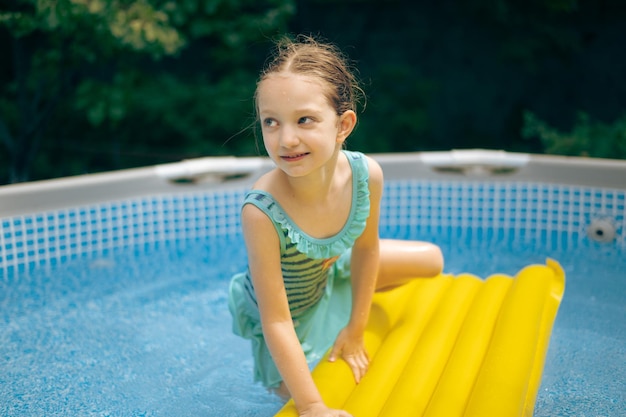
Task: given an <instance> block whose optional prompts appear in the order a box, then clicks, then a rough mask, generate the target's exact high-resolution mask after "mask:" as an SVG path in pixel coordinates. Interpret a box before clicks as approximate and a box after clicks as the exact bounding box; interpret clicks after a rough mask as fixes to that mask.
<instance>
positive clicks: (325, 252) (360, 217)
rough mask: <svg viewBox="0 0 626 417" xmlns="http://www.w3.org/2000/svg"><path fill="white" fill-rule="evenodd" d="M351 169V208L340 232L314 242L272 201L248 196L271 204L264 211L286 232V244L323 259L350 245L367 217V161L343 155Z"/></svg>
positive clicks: (359, 232) (344, 249) (359, 233)
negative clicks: (287, 240)
mask: <svg viewBox="0 0 626 417" xmlns="http://www.w3.org/2000/svg"><path fill="white" fill-rule="evenodd" d="M343 152H344V153H345V154H346V156H347V157H348V161H349V162H350V166H351V167H352V178H353V180H352V194H353V197H352V207H351V208H350V215H349V216H348V220H347V222H346V224H345V225H344V227H343V229H341V231H339V233H337V234H336V235H334V236H331V237H329V238H325V239H317V238H314V237H312V236H309V235H308V234H306V233H305V232H303V231H302V230H301V229H300V228H299V227H298V226H297V225H296V224H295V223H294V222H293V220H292V219H291V218H290V217H289V216H288V215H287V214H286V213H285V211H284V210H283V208H282V207H281V206H280V205H279V204H278V202H276V201H275V200H274V198H273V197H272V196H271V195H270V194H268V193H266V192H264V191H260V190H252V191H250V194H263V195H264V196H266V197H269V198H270V199H271V201H272V202H273V203H274V204H268V205H267V206H266V210H267V211H268V214H269V215H270V217H271V218H272V219H273V220H274V221H275V222H276V223H277V224H278V225H280V227H281V228H282V229H283V230H285V231H286V232H287V237H288V238H289V240H290V241H291V242H292V243H293V244H294V245H296V248H297V249H298V251H300V252H302V253H304V254H306V255H307V256H308V257H309V258H311V259H327V258H332V257H334V256H338V255H341V254H342V253H344V252H345V251H346V250H348V249H350V248H351V247H352V246H353V245H354V241H355V240H356V238H358V237H359V236H360V235H361V233H363V230H365V225H366V223H367V218H368V217H369V213H370V200H369V195H370V192H369V181H368V179H369V169H368V165H367V159H366V158H365V156H364V155H363V154H361V153H358V152H350V151H343Z"/></svg>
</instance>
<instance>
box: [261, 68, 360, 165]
mask: <svg viewBox="0 0 626 417" xmlns="http://www.w3.org/2000/svg"><path fill="white" fill-rule="evenodd" d="M257 108H258V114H259V119H260V122H261V131H262V133H263V143H264V144H265V149H266V150H267V152H268V154H269V156H270V158H272V160H273V161H274V162H275V163H276V165H277V166H278V168H280V169H281V170H282V171H284V172H285V173H286V174H287V175H289V176H293V177H302V176H305V175H307V174H310V173H311V172H314V171H315V170H317V169H319V168H321V167H323V166H324V165H325V164H326V163H327V162H329V161H330V160H331V159H332V158H333V157H334V156H336V154H337V152H338V151H339V150H340V149H341V145H342V144H343V142H344V140H345V139H346V137H347V136H348V134H349V133H350V132H351V131H352V128H353V127H354V123H352V124H351V125H350V127H349V129H348V130H347V131H346V128H345V127H346V126H345V125H346V122H345V120H344V119H346V117H347V118H348V119H350V120H348V124H349V122H350V121H351V120H352V121H353V122H355V121H356V116H354V118H353V119H352V115H354V112H351V111H349V112H346V113H344V114H343V115H341V116H337V114H336V112H335V109H334V108H333V107H332V106H331V105H330V103H329V101H328V99H327V96H326V94H325V86H324V84H323V83H322V82H321V81H319V80H318V79H317V78H315V77H309V76H305V75H300V74H293V73H289V72H284V73H276V74H271V75H269V76H267V77H266V78H265V79H264V80H263V81H261V82H260V83H259V85H258V89H257ZM348 113H351V114H348Z"/></svg>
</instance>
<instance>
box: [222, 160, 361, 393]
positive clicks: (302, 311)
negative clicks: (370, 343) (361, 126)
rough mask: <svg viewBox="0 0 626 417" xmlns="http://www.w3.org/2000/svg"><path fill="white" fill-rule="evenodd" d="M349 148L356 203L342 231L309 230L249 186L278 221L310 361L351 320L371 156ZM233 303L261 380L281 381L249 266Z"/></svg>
mask: <svg viewBox="0 0 626 417" xmlns="http://www.w3.org/2000/svg"><path fill="white" fill-rule="evenodd" d="M343 152H344V154H345V155H346V157H347V158H348V161H349V162H350V166H351V168H352V205H351V209H350V214H349V216H348V221H347V222H346V224H345V225H344V227H343V228H342V229H341V231H340V232H339V233H337V234H336V235H334V236H331V237H329V238H325V239H316V238H313V237H311V236H309V235H307V234H306V233H304V232H303V231H302V230H300V228H299V227H298V226H297V225H296V224H295V223H294V222H293V221H292V220H291V218H289V216H287V214H286V213H285V211H284V210H283V209H282V208H281V207H280V205H279V204H278V202H276V200H274V198H273V197H272V196H271V195H270V194H268V193H267V192H265V191H260V190H252V191H250V192H248V194H247V195H246V198H245V200H244V203H243V204H244V205H245V204H253V205H254V206H256V207H258V208H259V209H260V210H261V211H263V212H264V213H265V214H266V215H267V216H268V217H269V218H270V219H271V220H272V222H273V223H274V226H275V228H276V231H277V233H278V237H279V239H280V254H281V267H282V274H283V280H284V282H285V290H286V291H287V300H288V302H289V309H290V311H291V316H292V318H293V321H294V327H295V329H296V334H297V335H298V339H299V340H300V344H301V345H302V349H303V350H304V353H305V355H306V358H307V362H308V363H309V364H313V363H315V362H316V361H318V360H319V359H320V358H321V357H322V356H323V355H324V354H325V353H326V351H327V350H328V349H329V348H330V347H331V346H332V344H333V343H334V341H335V338H336V337H337V333H338V332H339V330H341V329H342V328H343V327H345V326H346V324H347V323H348V319H349V316H350V309H351V304H352V291H351V285H350V279H349V277H350V254H351V248H352V246H353V245H354V241H355V240H356V239H357V238H358V237H359V236H360V235H361V233H363V230H364V229H365V224H366V222H367V218H368V216H369V209H370V201H369V185H368V180H369V171H368V165H367V158H366V157H365V156H364V155H363V154H361V153H358V152H349V151H343ZM229 308H230V312H231V314H232V316H233V331H234V333H235V334H237V335H239V336H241V337H244V338H246V339H250V340H251V342H252V353H253V355H254V359H255V369H254V379H255V381H261V382H262V383H263V384H264V385H265V386H266V387H270V388H275V387H277V386H278V385H279V384H280V382H281V381H282V378H281V376H280V374H279V372H278V369H276V366H275V365H274V362H273V360H272V358H271V355H270V352H269V350H268V348H267V346H266V344H265V339H264V337H263V331H262V329H261V323H260V317H259V310H258V307H257V303H256V297H255V294H254V288H253V285H252V280H251V279H250V274H249V272H245V273H240V274H237V275H235V276H234V277H233V278H232V280H231V284H230V292H229Z"/></svg>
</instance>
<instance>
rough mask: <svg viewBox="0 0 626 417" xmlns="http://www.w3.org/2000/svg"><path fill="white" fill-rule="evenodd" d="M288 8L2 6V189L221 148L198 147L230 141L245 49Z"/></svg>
mask: <svg viewBox="0 0 626 417" xmlns="http://www.w3.org/2000/svg"><path fill="white" fill-rule="evenodd" d="M294 10H295V6H294V1H293V0H263V1H256V0H237V1H233V0H185V1H166V0H133V1H131V0H111V1H108V0H17V1H15V2H13V3H11V6H0V40H1V39H7V40H8V41H9V42H6V43H5V44H4V45H2V44H0V45H1V46H0V48H7V47H9V48H10V50H5V51H1V50H0V53H2V55H3V56H5V57H7V58H8V59H7V61H8V62H6V64H3V65H4V68H3V70H2V71H0V110H2V111H1V113H0V143H2V144H3V145H4V149H0V165H1V166H3V167H6V168H7V171H6V172H0V183H2V182H6V181H10V182H14V181H24V180H27V179H31V178H35V179H36V178H45V177H51V176H52V177H53V176H58V175H69V174H73V173H81V172H85V171H89V172H92V171H94V170H99V169H114V168H122V167H127V166H134V165H138V164H143V163H146V162H162V161H168V160H170V159H175V158H178V157H180V155H181V153H184V152H189V154H190V155H199V154H203V153H204V151H210V152H219V151H220V149H221V148H220V146H207V145H206V143H204V142H208V143H211V142H215V143H224V142H228V138H230V137H232V136H233V135H235V134H236V133H237V132H238V131H239V130H241V126H240V123H241V120H242V118H241V117H240V116H241V115H242V114H247V111H244V110H243V108H244V106H245V108H246V109H248V108H249V106H250V102H249V99H250V97H251V96H252V93H251V92H250V91H248V90H249V89H250V88H253V86H254V79H255V78H256V71H257V68H258V62H257V54H256V53H255V52H254V51H246V50H245V49H244V48H246V47H247V46H248V45H251V44H260V42H262V41H264V40H265V39H266V37H267V36H271V35H273V34H275V33H277V32H283V31H284V30H285V25H286V22H287V20H288V18H289V17H290V16H291V15H293V13H294ZM156 62H159V65H158V66H157V65H155V63H156ZM242 85H246V86H248V87H246V89H244V90H246V91H245V93H244V92H243V90H242V88H241V86H242ZM244 95H245V98H244ZM244 103H245V104H244ZM235 118H238V119H237V122H234V121H233V120H234V119H235ZM146 120H152V124H151V125H148V124H146ZM217 121H219V122H220V123H219V126H218V123H217ZM137 135H139V137H140V138H141V139H142V140H140V141H138V140H137V137H138V136H137ZM144 138H149V140H147V141H145V142H144V141H143V139H144ZM203 141H204V142H203ZM86 143H90V144H91V145H90V146H86ZM155 143H156V144H158V146H156V148H155ZM228 143H229V144H230V145H229V146H231V147H234V148H238V147H239V148H240V149H239V150H242V149H244V150H245V149H248V148H249V147H246V146H239V145H240V144H239V143H235V142H233V143H230V142H228ZM174 147H177V149H178V150H177V151H175V152H172V149H173V148H174ZM42 149H43V150H44V151H45V155H41V152H40V150H42ZM248 151H250V150H249V149H248ZM68 153H70V154H72V156H73V157H75V158H80V159H81V160H80V161H79V162H78V163H76V162H73V161H71V160H69V159H68V157H67V154H68ZM85 154H87V155H91V156H93V158H91V157H88V158H85V157H84V155H85ZM94 154H97V155H94ZM124 155H126V156H129V157H130V155H141V156H142V157H143V156H145V155H150V157H149V158H144V159H141V160H136V161H134V162H133V161H132V160H125V157H124ZM81 156H82V157H81ZM55 159H56V160H57V161H58V162H59V163H55ZM131 159H132V157H131ZM92 160H93V161H95V160H98V161H103V162H102V163H99V162H97V163H96V162H94V163H93V164H91V163H90V162H89V161H92ZM107 161H108V162H107ZM4 162H6V163H4ZM68 167H73V168H71V169H70V170H69V172H68Z"/></svg>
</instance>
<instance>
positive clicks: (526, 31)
mask: <svg viewBox="0 0 626 417" xmlns="http://www.w3.org/2000/svg"><path fill="white" fill-rule="evenodd" d="M284 33H292V34H296V33H306V34H314V35H319V36H321V37H323V38H324V39H326V40H329V41H331V42H333V43H336V44H337V45H338V46H340V48H341V49H342V50H343V51H344V52H345V53H346V54H347V55H349V56H350V58H351V59H352V60H354V63H355V66H356V67H357V68H358V69H359V77H360V79H361V81H362V86H363V88H364V90H365V92H366V94H367V106H366V108H365V110H364V111H363V112H362V113H360V114H359V117H360V121H359V125H358V127H357V130H356V131H355V133H354V134H353V136H352V137H351V138H350V139H349V142H348V147H349V148H350V149H357V150H361V151H364V152H409V151H427V150H448V149H462V148H487V149H504V150H508V151H516V152H532V153H550V154H561V155H578V156H592V157H603V158H622V159H625V158H626V53H625V52H626V49H625V48H626V2H624V1H623V0H456V1H453V0H439V1H435V0H430V1H419V0H334V1H331V0H177V1H173V0H169V1H167V0H139V1H125V0H110V1H108V0H107V1H105V0H0V184H7V183H14V182H21V181H30V180H39V179H47V178H54V177H60V176H68V175H78V174H83V173H94V172H101V171H109V170H116V169H122V168H130V167H139V166H146V165H152V164H158V163H166V162H173V161H179V160H181V159H185V158H193V157H201V156H219V155H240V156H251V155H252V156H254V155H262V154H263V149H262V144H260V143H259V144H257V142H256V140H255V136H254V129H253V128H252V127H251V126H252V125H253V122H254V120H253V119H252V117H253V112H252V109H253V103H252V96H253V92H254V88H255V82H256V79H257V75H258V72H259V70H260V68H261V66H262V64H263V62H264V61H265V59H266V57H267V54H268V52H269V50H270V48H271V41H272V39H273V38H275V37H276V36H277V35H279V34H284Z"/></svg>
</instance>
